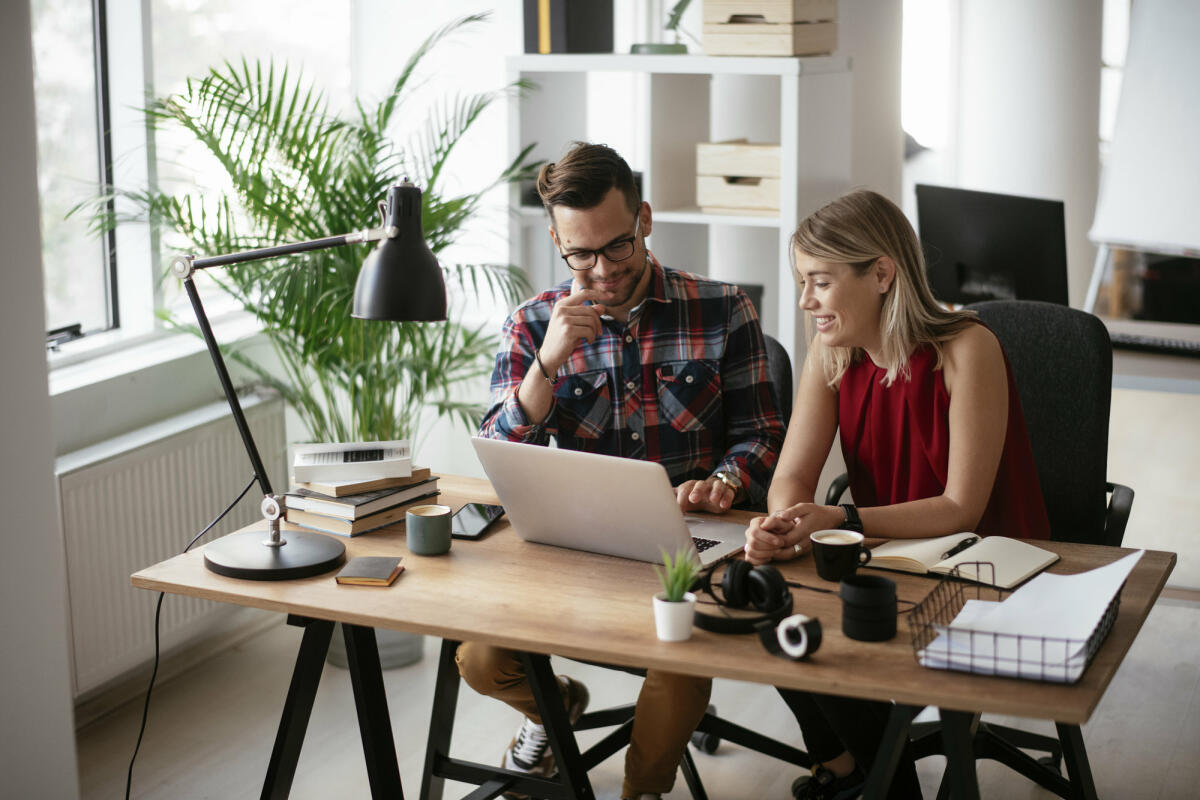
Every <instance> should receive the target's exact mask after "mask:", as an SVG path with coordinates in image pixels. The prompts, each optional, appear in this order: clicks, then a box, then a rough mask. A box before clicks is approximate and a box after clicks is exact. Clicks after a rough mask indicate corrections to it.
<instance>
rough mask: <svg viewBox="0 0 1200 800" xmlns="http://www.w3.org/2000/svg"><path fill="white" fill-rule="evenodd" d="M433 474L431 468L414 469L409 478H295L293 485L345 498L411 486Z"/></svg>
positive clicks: (329, 495)
mask: <svg viewBox="0 0 1200 800" xmlns="http://www.w3.org/2000/svg"><path fill="white" fill-rule="evenodd" d="M432 474H433V473H432V472H431V471H430V469H429V467H414V468H413V470H412V474H411V475H409V476H408V477H397V478H358V479H352V480H344V481H298V480H295V478H294V476H293V479H292V483H293V485H294V486H295V488H297V489H308V490H309V491H311V492H316V493H317V494H323V495H325V496H326V497H345V496H347V495H351V494H361V493H363V492H373V491H375V490H376V489H393V488H396V487H398V486H411V485H413V484H414V483H420V482H421V481H423V480H425V479H426V478H428V477H430V475H432Z"/></svg>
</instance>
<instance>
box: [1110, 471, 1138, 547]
mask: <svg viewBox="0 0 1200 800" xmlns="http://www.w3.org/2000/svg"><path fill="white" fill-rule="evenodd" d="M1107 486H1108V493H1109V499H1108V513H1107V514H1105V515H1104V544H1107V545H1111V546H1113V547H1119V546H1120V545H1121V540H1122V539H1124V538H1125V524H1126V523H1127V522H1129V510H1130V509H1131V508H1132V507H1133V489H1130V488H1129V487H1128V486H1124V485H1122V484H1119V483H1109V484H1107Z"/></svg>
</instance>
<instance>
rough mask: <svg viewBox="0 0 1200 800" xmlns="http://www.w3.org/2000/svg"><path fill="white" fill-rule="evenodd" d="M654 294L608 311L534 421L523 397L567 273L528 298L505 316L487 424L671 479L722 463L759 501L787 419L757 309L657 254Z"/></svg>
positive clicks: (497, 431)
mask: <svg viewBox="0 0 1200 800" xmlns="http://www.w3.org/2000/svg"><path fill="white" fill-rule="evenodd" d="M650 262H651V264H650V268H651V270H652V276H651V283H650V287H649V292H648V294H647V297H646V299H645V300H644V301H643V302H642V303H640V304H639V305H638V306H637V307H635V308H634V309H633V310H632V311H631V313H630V315H629V321H628V323H626V324H621V323H620V322H617V321H616V320H614V319H612V318H610V317H604V318H603V325H602V329H603V332H602V334H601V335H600V337H598V338H597V339H596V340H595V341H594V342H591V343H590V344H588V343H584V344H582V345H581V346H579V347H577V348H576V349H575V352H574V353H572V354H571V357H570V358H569V359H568V361H567V363H566V364H564V365H563V366H562V367H561V368H560V369H559V371H558V374H557V375H556V376H555V381H554V405H553V406H552V407H551V409H550V413H549V415H548V416H547V418H546V419H545V420H542V421H540V422H531V421H530V420H529V419H528V418H527V417H526V415H525V412H524V411H523V410H522V409H521V406H520V404H519V403H518V402H517V389H518V388H519V387H520V385H521V381H522V380H524V378H525V373H526V372H527V371H528V370H529V369H531V368H532V369H537V366H536V364H534V359H533V354H534V351H535V350H537V349H538V348H539V347H541V344H542V340H543V339H544V337H545V335H546V327H547V326H548V325H549V322H550V313H551V310H552V309H553V307H554V303H555V302H556V301H558V300H560V299H562V298H564V297H566V296H567V295H568V294H570V291H571V282H570V281H569V280H568V281H565V282H563V283H562V284H560V285H558V286H556V287H555V288H553V289H550V290H548V291H545V292H542V293H541V294H540V295H538V296H537V297H535V298H533V299H532V300H529V301H527V302H525V303H523V304H522V305H521V306H519V307H518V308H517V310H516V311H514V312H513V314H512V316H511V317H509V318H508V319H507V320H506V321H505V323H504V330H503V333H502V335H501V343H500V352H499V353H498V354H497V355H496V367H495V370H494V371H493V372H492V385H491V407H490V408H489V409H488V413H487V415H486V416H485V417H484V419H483V423H482V425H481V426H480V435H482V436H487V437H491V438H495V439H508V440H510V441H515V442H530V443H535V444H546V443H548V442H549V437H550V436H554V437H555V438H556V440H557V442H558V446H559V447H563V448H567V449H571V450H583V451H586V452H590V453H604V454H607V455H616V456H623V457H625V458H640V459H644V460H649V461H657V462H659V463H661V464H662V465H663V466H664V467H666V470H667V474H668V475H669V476H670V478H671V483H672V484H673V485H676V486H677V485H679V484H680V483H683V482H684V481H686V480H691V479H704V478H707V477H709V476H710V475H712V474H713V473H714V472H716V471H718V470H724V471H726V472H729V473H731V474H734V475H737V476H738V477H739V478H740V479H741V482H742V485H743V486H744V487H745V488H746V490H747V492H748V500H749V502H751V503H755V504H760V503H762V501H763V500H764V499H765V497H766V492H767V485H768V483H769V482H770V479H771V473H772V471H773V470H774V468H775V462H776V460H777V459H778V456H779V449H780V447H781V446H782V444H783V422H782V418H781V417H780V414H779V411H778V409H777V408H776V406H775V401H774V399H773V395H772V393H771V385H770V383H769V379H768V372H767V352H766V347H765V345H764V344H763V338H762V330H761V328H760V327H759V323H758V316H757V314H756V313H755V311H754V307H753V306H752V305H751V304H750V301H749V299H748V298H747V297H746V295H745V294H744V293H743V292H742V291H741V290H740V289H738V288H737V287H736V286H733V285H731V284H727V283H721V282H718V281H712V280H708V279H705V278H701V277H699V276H696V275H691V274H689V273H686V272H680V271H677V270H673V269H666V268H663V267H662V266H660V265H659V264H658V262H657V261H655V260H654V258H653V256H651V257H650Z"/></svg>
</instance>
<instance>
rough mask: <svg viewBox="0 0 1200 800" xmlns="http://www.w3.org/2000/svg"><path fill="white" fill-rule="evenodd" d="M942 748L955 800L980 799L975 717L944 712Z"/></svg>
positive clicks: (955, 712) (948, 711)
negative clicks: (975, 743)
mask: <svg viewBox="0 0 1200 800" xmlns="http://www.w3.org/2000/svg"><path fill="white" fill-rule="evenodd" d="M938 715H939V716H940V717H941V718H942V746H943V747H944V748H945V749H946V772H947V777H949V778H950V796H951V797H953V798H954V799H955V800H979V780H978V777H977V776H976V774H975V747H974V744H973V742H974V739H975V733H974V731H973V730H972V726H973V725H974V723H975V719H976V716H977V715H975V714H971V713H968V712H966V711H950V710H948V709H945V708H943V709H940V710H939V711H938Z"/></svg>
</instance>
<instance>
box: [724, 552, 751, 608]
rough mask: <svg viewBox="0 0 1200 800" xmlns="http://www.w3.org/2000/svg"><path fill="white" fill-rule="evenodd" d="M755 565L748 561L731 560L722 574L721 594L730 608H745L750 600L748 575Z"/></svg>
mask: <svg viewBox="0 0 1200 800" xmlns="http://www.w3.org/2000/svg"><path fill="white" fill-rule="evenodd" d="M752 569H753V567H751V566H750V562H748V561H730V562H729V564H728V565H726V567H725V574H724V575H722V576H721V594H722V595H723V596H724V597H725V605H727V606H729V607H730V608H745V607H746V606H747V605H748V604H749V602H750V597H749V590H748V580H747V577H748V576H749V575H750V573H751V570H752Z"/></svg>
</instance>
